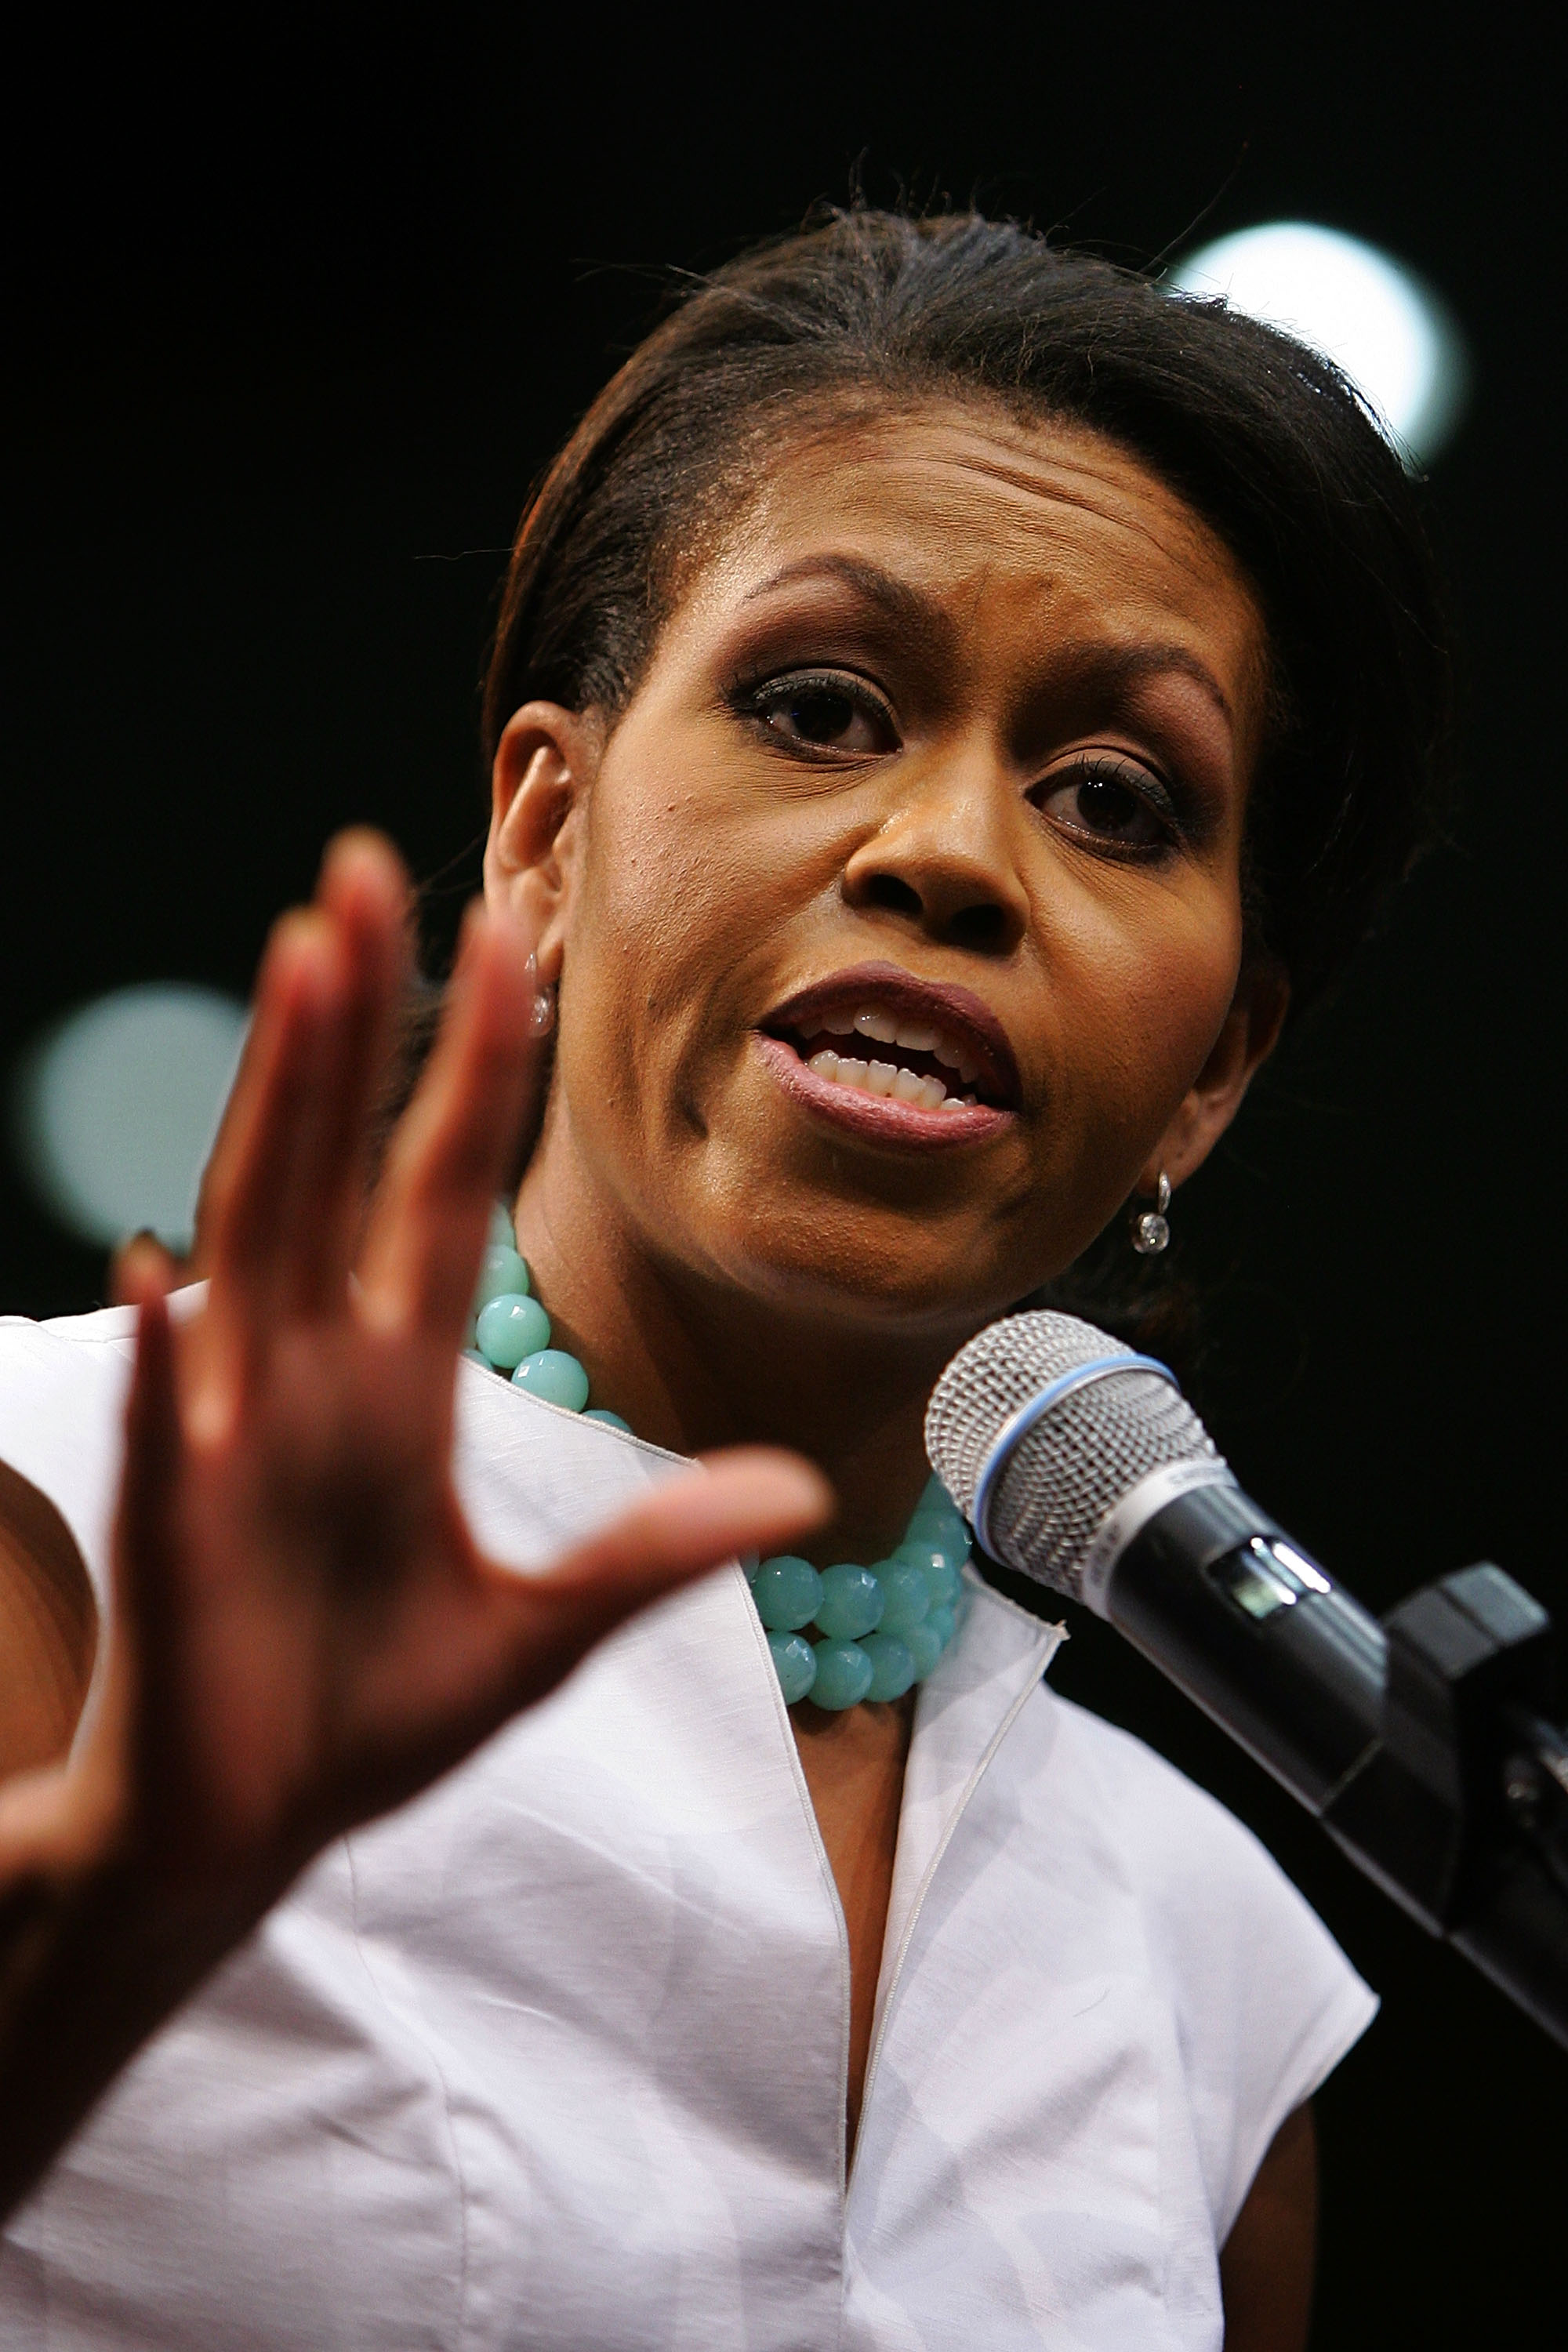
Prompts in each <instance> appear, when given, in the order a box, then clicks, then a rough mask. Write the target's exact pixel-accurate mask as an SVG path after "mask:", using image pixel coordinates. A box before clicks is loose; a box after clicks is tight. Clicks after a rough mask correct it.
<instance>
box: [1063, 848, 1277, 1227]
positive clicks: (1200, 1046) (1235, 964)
mask: <svg viewBox="0 0 1568 2352" xmlns="http://www.w3.org/2000/svg"><path fill="white" fill-rule="evenodd" d="M1120 895H1121V894H1119V896H1120ZM1138 895H1139V896H1141V897H1142V898H1143V899H1144V903H1143V904H1142V906H1141V907H1138V908H1136V915H1137V919H1133V908H1132V906H1131V902H1132V901H1133V899H1134V891H1133V890H1132V889H1131V888H1129V890H1128V891H1127V892H1126V894H1125V899H1126V901H1127V902H1128V903H1126V904H1123V905H1120V906H1119V905H1117V904H1115V903H1114V902H1113V903H1112V904H1111V905H1110V907H1107V906H1106V905H1105V904H1103V903H1102V904H1101V905H1100V906H1099V907H1097V908H1092V909H1083V910H1080V914H1079V919H1078V920H1077V921H1075V922H1072V923H1071V924H1065V923H1063V922H1062V921H1060V920H1059V919H1058V922H1057V924H1056V925H1055V927H1054V933H1053V948H1054V952H1052V953H1051V956H1050V961H1052V962H1053V963H1054V965H1055V971H1054V973H1053V979H1054V980H1055V982H1056V986H1055V987H1054V989H1053V995H1054V997H1055V999H1056V1003H1057V1006H1058V1021H1059V1024H1060V1025H1059V1028H1058V1040H1059V1047H1060V1052H1061V1056H1062V1059H1061V1064H1060V1069H1061V1076H1062V1080H1063V1087H1064V1092H1065V1094H1066V1095H1067V1097H1068V1100H1069V1102H1072V1103H1073V1104H1074V1107H1075V1108H1077V1110H1078V1112H1079V1118H1080V1119H1081V1122H1082V1125H1081V1128H1080V1133H1082V1134H1083V1139H1084V1141H1085V1142H1086V1143H1088V1144H1089V1146H1090V1153H1089V1157H1090V1160H1092V1159H1093V1157H1094V1155H1095V1152H1096V1150H1103V1151H1105V1152H1107V1153H1108V1154H1109V1155H1110V1159H1111V1160H1112V1161H1113V1162H1114V1163H1115V1165H1116V1167H1117V1170H1118V1181H1119V1179H1120V1173H1121V1171H1123V1170H1124V1169H1125V1167H1126V1166H1127V1163H1129V1162H1130V1163H1131V1169H1132V1171H1133V1172H1135V1171H1136V1168H1137V1166H1138V1165H1139V1164H1141V1162H1142V1160H1143V1159H1144V1158H1145V1157H1146V1155H1147V1153H1148V1152H1149V1151H1150V1150H1152V1147H1153V1144H1154V1143H1155V1141H1156V1140H1157V1139H1158V1138H1159V1136H1160V1134H1161V1133H1162V1131H1163V1129H1164V1128H1165V1126H1166V1125H1167V1124H1168V1122H1169V1121H1170V1119H1171V1118H1172V1117H1173V1114H1174V1112H1175V1110H1176V1108H1177V1107H1178V1106H1179V1104H1180V1103H1181V1101H1182V1099H1183V1097H1184V1096H1185V1095H1186V1093H1187V1091H1188V1089H1189V1088H1190V1087H1192V1086H1193V1084H1194V1081H1195V1080H1196V1078H1197V1076H1198V1074H1199V1073H1200V1071H1201V1070H1202V1069H1203V1066H1204V1065H1205V1062H1206V1060H1207V1059H1208V1056H1209V1054H1210V1051H1211V1050H1212V1048H1213V1046H1214V1045H1215V1040H1216V1039H1217V1037H1218V1036H1219V1034H1220V1031H1221V1029H1222V1027H1223V1026H1224V1024H1225V1019H1226V1013H1228V1012H1229V1009H1230V1005H1231V1001H1232V998H1233V996H1234V994H1235V991H1236V982H1237V973H1238V971H1239V970H1240V962H1241V919H1240V908H1239V904H1238V903H1237V902H1236V900H1235V898H1234V894H1232V893H1229V892H1227V891H1226V890H1224V889H1220V888H1215V889H1213V890H1204V891H1201V892H1200V891H1194V893H1193V894H1192V896H1191V897H1190V898H1180V897H1173V898H1169V899H1158V900H1156V901H1155V904H1154V907H1153V908H1152V915H1151V909H1150V908H1149V906H1148V903H1147V886H1144V890H1143V891H1142V892H1141V893H1139V894H1138ZM1073 1124H1074V1125H1078V1124H1079V1122H1078V1121H1077V1120H1075V1121H1074V1122H1073Z"/></svg>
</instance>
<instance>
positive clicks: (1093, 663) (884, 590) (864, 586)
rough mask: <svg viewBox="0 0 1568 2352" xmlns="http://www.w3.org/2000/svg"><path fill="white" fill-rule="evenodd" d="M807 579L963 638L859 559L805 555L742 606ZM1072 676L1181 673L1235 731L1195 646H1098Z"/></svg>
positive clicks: (933, 637)
mask: <svg viewBox="0 0 1568 2352" xmlns="http://www.w3.org/2000/svg"><path fill="white" fill-rule="evenodd" d="M801 580H837V581H838V582H839V583H841V584H842V585H843V586H844V587H846V588H848V589H851V590H852V591H853V592H854V593H855V594H856V595H858V597H860V598H861V599H862V600H863V601H864V602H865V603H867V604H870V605H872V606H873V607H874V608H875V609H876V610H877V611H878V612H879V613H881V614H883V615H884V616H885V617H886V618H887V619H888V620H889V621H893V622H895V623H897V624H898V625H899V626H900V628H902V629H904V630H906V631H908V632H910V634H912V635H920V636H923V637H925V638H926V639H927V640H928V642H931V643H933V645H936V646H941V647H942V649H943V650H946V649H947V648H949V647H951V646H952V644H953V642H954V640H955V638H956V636H957V634H958V632H957V627H956V625H955V624H954V622H953V620H952V616H951V615H950V614H947V613H945V612H944V611H943V610H942V606H941V605H940V604H938V603H937V602H936V601H935V599H934V598H932V597H930V596H928V595H926V594H925V593H924V592H923V590H921V589H919V588H915V587H911V585H910V583H909V582H908V581H907V580H900V579H898V578H896V577H895V575H894V574H893V573H892V572H884V571H883V570H882V568H881V566H880V564H877V563H869V562H867V561H866V560H865V558H864V557H862V556H856V555H803V556H801V557H800V558H799V559H798V560H797V561H796V562H794V563H786V564H784V566H783V567H782V569H781V570H779V571H777V572H773V573H771V574H770V576H769V577H768V578H767V579H766V580H763V581H761V582H759V583H758V584H757V586H756V587H755V588H752V589H748V591H747V593H746V594H745V596H744V597H743V598H742V603H743V604H755V603H756V601H757V600H758V598H760V597H763V596H771V595H773V594H774V593H776V591H777V590H779V589H781V588H790V587H793V586H794V585H795V583H796V582H797V581H801ZM1068 667H1069V673H1076V675H1077V677H1079V679H1081V681H1082V682H1083V684H1085V685H1086V686H1087V685H1089V684H1091V683H1092V684H1093V685H1095V686H1098V687H1100V688H1110V689H1114V688H1119V687H1136V686H1139V685H1141V684H1142V681H1143V679H1144V678H1146V677H1161V676H1168V675H1169V674H1170V673H1171V672H1172V671H1175V672H1176V673H1178V674H1179V675H1180V676H1182V677H1190V678H1191V679H1192V680H1193V682H1194V685H1196V686H1199V687H1201V688H1203V690H1204V692H1205V694H1206V695H1207V697H1208V698H1209V699H1210V701H1211V702H1212V703H1213V704H1214V705H1215V709H1217V710H1218V711H1219V714H1220V716H1221V718H1222V719H1224V720H1225V722H1226V726H1227V727H1229V728H1231V729H1232V730H1234V728H1235V725H1236V713H1235V711H1234V710H1233V709H1232V708H1231V703H1230V697H1229V696H1228V695H1227V694H1226V690H1225V688H1224V687H1223V686H1221V684H1220V682H1219V680H1218V678H1217V677H1215V674H1214V672H1213V670H1212V669H1211V668H1210V667H1209V666H1208V664H1207V662H1205V660H1204V659H1203V658H1202V656H1200V655H1198V654H1195V653H1194V652H1193V651H1192V649H1191V648H1190V646H1179V645H1158V646H1094V647H1092V648H1088V649H1085V650H1084V651H1083V652H1081V653H1080V654H1079V656H1078V657H1077V658H1076V659H1075V660H1073V661H1072V662H1071V663H1070V664H1069V666H1068Z"/></svg>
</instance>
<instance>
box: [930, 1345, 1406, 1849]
mask: <svg viewBox="0 0 1568 2352" xmlns="http://www.w3.org/2000/svg"><path fill="white" fill-rule="evenodd" d="M926 1452H927V1453H928V1454H929V1455H930V1457H931V1466H932V1468H933V1469H934V1470H935V1472H936V1474H937V1476H938V1477H939V1478H940V1479H941V1480H942V1484H943V1486H945V1487H946V1488H947V1490H948V1492H949V1494H951V1495H952V1497H953V1499H954V1500H955V1501H956V1502H957V1503H958V1504H959V1506H960V1507H961V1508H962V1509H963V1512H964V1514H965V1516H966V1517H968V1518H969V1520H970V1523H971V1525H972V1526H973V1529H974V1533H975V1536H976V1538H978V1540H979V1543H980V1545H981V1548H982V1549H984V1551H986V1552H988V1553H989V1554H990V1556H991V1557H992V1559H997V1560H1001V1561H1003V1562H1005V1564H1006V1566H1008V1567H1009V1568H1015V1569H1018V1570H1022V1571H1023V1573H1024V1574H1025V1575H1026V1576H1031V1577H1034V1578H1036V1579H1037V1580H1038V1581H1039V1582H1040V1583H1042V1584H1047V1585H1049V1586H1051V1587H1052V1588H1053V1590H1054V1591H1058V1592H1063V1593H1066V1594H1067V1595H1068V1598H1069V1599H1071V1600H1073V1601H1081V1602H1082V1603H1083V1604H1084V1605H1085V1606H1086V1607H1088V1608H1089V1609H1092V1610H1093V1611H1094V1612H1095V1613H1096V1614H1097V1615H1098V1616H1100V1617H1104V1618H1107V1619H1109V1621H1110V1623H1111V1624H1113V1625H1114V1626H1115V1627H1116V1628H1117V1630H1118V1631H1119V1632H1120V1633H1124V1634H1125V1635H1126V1636H1127V1638H1128V1640H1129V1641H1131V1643H1133V1644H1134V1645H1135V1646H1136V1647H1137V1648H1138V1649H1140V1650H1142V1652H1143V1653H1144V1654H1145V1655H1146V1656H1147V1657H1149V1658H1151V1659H1152V1662H1153V1664H1155V1665H1156V1666H1158V1667H1159V1668H1160V1669H1161V1671H1162V1672H1163V1673H1164V1674H1165V1675H1169V1677H1170V1678H1171V1680H1172V1681H1173V1682H1175V1683H1177V1684H1179V1685H1180V1686H1181V1688H1182V1689H1183V1690H1184V1691H1185V1692H1186V1693H1187V1695H1188V1696H1189V1697H1190V1698H1192V1699H1194V1700H1195V1701H1196V1703H1197V1705H1198V1706H1201V1707H1202V1708H1203V1709H1204V1710H1205V1714H1208V1715H1210V1716H1212V1717H1214V1718H1215V1721H1216V1722H1217V1723H1218V1724H1219V1725H1220V1726H1221V1727H1222V1728H1223V1729H1225V1730H1226V1731H1228V1732H1229V1733H1230V1734H1231V1736H1232V1737H1233V1738H1236V1739H1237V1740H1239V1741H1240V1743H1241V1745H1242V1746H1243V1747H1244V1748H1247V1751H1248V1752H1249V1754H1251V1755H1252V1756H1254V1757H1256V1759H1258V1762H1259V1763H1260V1764H1262V1765H1263V1766H1265V1768H1266V1769H1268V1771H1270V1772H1272V1773H1273V1774H1274V1776H1275V1778H1276V1779H1277V1780H1282V1781H1283V1782H1284V1784H1285V1786H1286V1787H1287V1788H1288V1789H1289V1790H1290V1792H1291V1794H1292V1795H1293V1796H1295V1797H1296V1798H1298V1799H1299V1800H1300V1802H1301V1803H1302V1804H1304V1805H1306V1806H1307V1807H1308V1808H1309V1809H1310V1811H1312V1812H1314V1813H1320V1814H1321V1812H1322V1811H1324V1809H1325V1808H1326V1807H1327V1806H1328V1804H1329V1803H1330V1802H1331V1801H1332V1799H1333V1797H1334V1795H1335V1793H1336V1791H1337V1790H1339V1789H1340V1788H1341V1786H1342V1784H1343V1783H1344V1782H1345V1781H1346V1780H1347V1779H1348V1778H1349V1777H1350V1776H1352V1774H1353V1773H1354V1772H1355V1770H1356V1769H1357V1768H1358V1766H1360V1765H1361V1764H1362V1763H1363V1761H1364V1760H1365V1759H1366V1758H1367V1756H1368V1754H1369V1752H1370V1750H1371V1749H1372V1748H1373V1747H1374V1746H1375V1744H1376V1741H1377V1738H1378V1736H1379V1733H1380V1731H1381V1728H1382V1722H1383V1702H1384V1682H1385V1679H1386V1675H1387V1652H1388V1643H1387V1638H1386V1636H1385V1635H1384V1630H1383V1628H1382V1626H1381V1625H1380V1624H1379V1623H1378V1622H1377V1620H1376V1619H1375V1618H1374V1617H1372V1616H1370V1615H1369V1614H1368V1612H1366V1611H1365V1610H1364V1609H1363V1607H1362V1606H1361V1604H1360V1602H1359V1601H1354V1600H1352V1598H1351V1596H1350V1594H1349V1593H1348V1592H1345V1591H1342V1589H1341V1588H1340V1587H1339V1586H1338V1585H1336V1584H1335V1583H1334V1581H1333V1580H1332V1578H1331V1577H1330V1576H1328V1575H1326V1574H1325V1573H1324V1571H1323V1570H1322V1569H1321V1568H1320V1567H1319V1565H1318V1563H1317V1561H1316V1560H1315V1559H1311V1557H1310V1555H1309V1554H1308V1553H1307V1552H1306V1551H1304V1550H1303V1549H1301V1547H1300V1545H1299V1544H1296V1543H1293V1542H1292V1541H1291V1540H1290V1538H1289V1536H1287V1535H1286V1533H1285V1531H1284V1529H1283V1528H1280V1527H1279V1526H1277V1525H1276V1524H1275V1522H1274V1520H1272V1519H1271V1518H1270V1517H1268V1513H1267V1512H1266V1511H1263V1510H1260V1509H1259V1507H1258V1505H1257V1504H1256V1503H1255V1502H1253V1501H1252V1500H1251V1498H1250V1496H1247V1495H1245V1494H1243V1492H1242V1490H1241V1488H1240V1487H1239V1486H1237V1482H1236V1480H1235V1478H1234V1477H1233V1476H1232V1475H1231V1473H1230V1470H1229V1468H1228V1466H1227V1465H1226V1463H1225V1461H1224V1460H1223V1459H1222V1457H1221V1456H1220V1454H1217V1453H1216V1452H1215V1446H1214V1444H1213V1442H1212V1441H1211V1439H1210V1437H1209V1434H1208V1433H1207V1431H1206V1430H1205V1427H1204V1425H1203V1423H1202V1422H1201V1421H1200V1420H1199V1419H1198V1416H1197V1414H1196V1413H1195V1412H1194V1411H1193V1409H1192V1407H1191V1405H1190V1404H1188V1402H1186V1399H1185V1398H1184V1396H1183V1395H1182V1392H1181V1391H1180V1389H1179V1388H1178V1387H1177V1386H1176V1382H1175V1378H1174V1375H1173V1373H1172V1372H1170V1371H1169V1370H1167V1369H1166V1367H1165V1366H1164V1365H1163V1364H1161V1363H1158V1362H1156V1361H1155V1360H1154V1359H1153V1358H1152V1356H1140V1355H1137V1354H1135V1353H1134V1351H1133V1350H1132V1349H1131V1348H1128V1347H1124V1346H1123V1345H1122V1344H1121V1342H1120V1341H1119V1340H1115V1339H1110V1337H1109V1336H1108V1335H1107V1334H1106V1333H1105V1332H1103V1331H1100V1330H1097V1329H1096V1328H1095V1327H1094V1326H1093V1324H1091V1323H1082V1322H1079V1320H1078V1318H1076V1317H1075V1316H1071V1315H1057V1314H1049V1313H1045V1314H1030V1315H1014V1316H1009V1317H1007V1318H1005V1320H1004V1321H1002V1322H1000V1323H993V1324H991V1325H990V1326H989V1327H988V1328H986V1329H985V1330H984V1331H982V1332H980V1333H979V1335H978V1336H977V1337H976V1338H975V1339H972V1340H971V1341H970V1342H969V1345H968V1346H967V1347H966V1348H964V1349H963V1350H962V1351H961V1352H960V1353H959V1354H958V1355H957V1356H955V1357H954V1359H953V1360H952V1363H951V1364H950V1365H949V1366H948V1368H947V1370H946V1371H945V1372H943V1374H942V1378H941V1380H940V1381H938V1382H937V1385H936V1389H935V1391H934V1393H933V1395H932V1397H931V1405H930V1408H929V1410H928V1412H927V1414H926Z"/></svg>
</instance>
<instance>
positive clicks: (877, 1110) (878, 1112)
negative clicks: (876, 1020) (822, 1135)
mask: <svg viewBox="0 0 1568 2352" xmlns="http://www.w3.org/2000/svg"><path fill="white" fill-rule="evenodd" d="M752 1038H753V1041H754V1042H755V1045H756V1047H757V1051H758V1053H759V1054H760V1055H761V1056H762V1059H763V1061H764V1062H765V1063H766V1065H767V1066H768V1068H769V1069H770V1070H771V1071H772V1072H773V1076H774V1077H775V1078H777V1079H778V1081H779V1083H780V1085H781V1086H782V1087H784V1092H785V1093H786V1094H789V1095H793V1096H794V1097H795V1100H796V1102H798V1103H801V1104H803V1105H804V1106H805V1108H807V1109H809V1110H814V1111H816V1112H818V1113H819V1114H820V1115H821V1117H823V1118H827V1119H831V1120H832V1121H833V1122H834V1124H835V1125H836V1126H837V1127H840V1128H843V1129H845V1130H846V1131H847V1133H848V1134H850V1135H857V1136H860V1137H862V1138H863V1139H865V1140H866V1141H867V1142H868V1143H895V1144H901V1145H904V1146H910V1145H913V1146H915V1147H916V1148H917V1149H919V1150H924V1151H951V1150H952V1148H953V1146H954V1145H955V1144H960V1143H982V1142H984V1141H986V1140H987V1139H989V1138H990V1137H992V1136H994V1135H1000V1134H1001V1133H1002V1131H1003V1129H1005V1128H1009V1127H1011V1126H1012V1124H1013V1121H1014V1118H1015V1116H1016V1114H1015V1113H1014V1112H1012V1111H1010V1110H997V1109H995V1108H994V1107H993V1105H991V1104H990V1103H976V1104H975V1105H974V1107H973V1109H970V1110H916V1109H915V1108H914V1106H913V1104H912V1103H902V1102H895V1101H894V1100H893V1098H892V1097H891V1096H890V1095H872V1094H863V1093H862V1092H861V1091H860V1089H859V1087H841V1086H839V1085H838V1083H837V1080H836V1079H834V1078H819V1077H818V1076H817V1075H816V1071H815V1070H811V1069H807V1067H806V1066H805V1063H804V1062H803V1061H802V1060H801V1058H800V1055H798V1054H797V1053H796V1052H795V1047H794V1046H793V1045H786V1044H785V1043H784V1039H783V1038H782V1037H770V1036H769V1035H768V1034H767V1032H766V1031H765V1030H763V1029H753V1031H752Z"/></svg>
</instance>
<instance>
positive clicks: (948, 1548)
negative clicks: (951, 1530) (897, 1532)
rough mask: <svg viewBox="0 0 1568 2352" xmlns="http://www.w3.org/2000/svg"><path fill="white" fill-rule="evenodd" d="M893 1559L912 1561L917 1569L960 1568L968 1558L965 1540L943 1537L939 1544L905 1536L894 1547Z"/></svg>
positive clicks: (967, 1546)
mask: <svg viewBox="0 0 1568 2352" xmlns="http://www.w3.org/2000/svg"><path fill="white" fill-rule="evenodd" d="M893 1558H894V1559H908V1560H912V1561H913V1562H914V1564H915V1566H916V1567H917V1568H926V1569H930V1568H937V1567H942V1568H962V1567H963V1563H964V1561H965V1560H966V1559H968V1558H969V1544H968V1541H967V1538H958V1537H951V1536H949V1537H943V1538H942V1540H941V1541H940V1542H938V1541H935V1540H934V1539H932V1540H928V1539H927V1538H925V1537H924V1536H906V1537H905V1538H904V1539H903V1542H902V1543H901V1544H898V1545H895V1547H894V1549H893Z"/></svg>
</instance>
